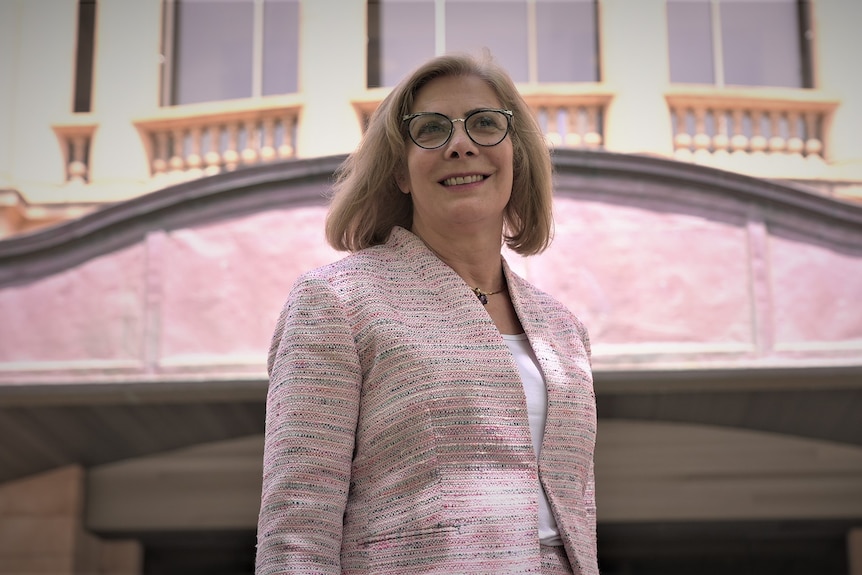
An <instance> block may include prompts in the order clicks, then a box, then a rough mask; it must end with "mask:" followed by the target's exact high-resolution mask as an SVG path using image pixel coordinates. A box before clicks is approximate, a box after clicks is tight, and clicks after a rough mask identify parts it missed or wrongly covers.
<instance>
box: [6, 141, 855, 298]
mask: <svg viewBox="0 0 862 575" xmlns="http://www.w3.org/2000/svg"><path fill="white" fill-rule="evenodd" d="M344 157H345V156H343V155H340V156H328V157H321V158H313V159H301V160H287V161H284V162H274V163H269V164H262V165H258V166H252V167H248V168H242V169H239V170H236V171H234V172H228V173H224V174H219V175H215V176H211V177H205V178H200V179H197V180H192V181H188V182H184V183H181V184H177V185H174V186H171V187H168V188H164V189H162V190H158V191H156V192H153V193H151V194H147V195H144V196H141V197H138V198H134V199H132V200H129V201H125V202H119V203H116V204H112V205H109V206H106V207H104V208H103V209H101V210H98V211H96V212H94V213H91V214H88V215H86V216H84V217H82V218H80V219H77V220H73V221H69V222H65V223H63V224H61V225H58V226H54V227H51V228H47V229H44V230H41V231H37V232H34V233H30V234H24V235H21V236H16V237H12V238H9V239H6V240H3V241H0V287H2V286H4V285H10V284H22V283H27V282H29V281H32V280H35V279H38V278H40V277H44V276H46V275H50V274H52V273H56V272H58V271H60V270H63V269H67V268H70V267H73V266H75V265H77V264H80V263H82V262H84V261H87V260H88V259H90V258H93V257H96V256H99V255H103V254H106V253H109V252H111V251H114V250H117V249H119V248H121V247H124V246H127V245H130V244H132V243H135V242H137V241H141V240H142V239H143V238H144V237H145V235H146V234H147V233H148V232H149V231H152V230H156V229H162V230H173V229H178V228H182V227H192V226H195V225H200V224H203V223H207V222H214V221H218V220H224V219H228V218H232V217H238V216H240V215H243V214H248V213H253V212H258V211H265V210H268V209H272V208H277V207H278V208H284V207H290V206H301V205H322V204H324V203H325V196H326V193H327V192H328V190H329V187H330V184H331V179H332V176H333V173H334V172H335V170H336V168H337V167H338V165H339V164H340V163H341V162H342V161H343V160H344ZM553 159H554V166H555V170H556V193H557V196H558V197H568V198H573V199H579V198H580V199H595V200H598V201H601V202H606V203H619V204H625V205H630V206H638V207H643V208H646V209H650V210H657V211H681V212H687V213H695V214H698V215H702V216H704V217H706V218H708V219H721V220H724V221H728V223H736V224H740V225H741V224H743V223H744V222H745V221H746V220H750V219H752V218H754V219H759V220H767V221H769V222H770V225H771V226H773V227H774V229H775V230H776V231H777V232H778V233H782V232H783V233H787V234H791V235H797V236H800V237H803V238H804V239H805V240H806V241H810V242H818V241H825V242H827V243H828V244H829V246H830V247H833V248H837V249H842V250H850V251H852V252H853V253H856V254H858V253H860V252H862V206H859V205H855V204H850V203H847V202H843V201H838V200H835V199H833V198H828V197H825V196H821V195H818V194H815V193H812V192H810V191H808V190H806V189H804V188H802V187H798V186H794V185H790V184H787V183H778V182H772V181H766V180H761V179H756V178H751V177H748V176H744V175H740V174H736V173H732V172H725V171H721V170H717V169H714V168H708V167H703V166H697V165H693V164H685V163H681V162H676V161H672V160H666V159H662V158H654V157H647V156H637V155H629V154H615V153H609V152H596V151H586V150H557V151H555V152H554V154H553Z"/></svg>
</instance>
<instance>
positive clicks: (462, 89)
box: [410, 76, 502, 116]
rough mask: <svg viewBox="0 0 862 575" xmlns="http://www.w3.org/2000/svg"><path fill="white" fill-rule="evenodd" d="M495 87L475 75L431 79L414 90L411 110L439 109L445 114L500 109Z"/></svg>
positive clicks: (429, 110) (430, 110) (428, 110)
mask: <svg viewBox="0 0 862 575" xmlns="http://www.w3.org/2000/svg"><path fill="white" fill-rule="evenodd" d="M500 107H502V106H501V103H500V99H499V98H498V97H497V94H496V93H495V92H494V89H493V88H491V86H490V85H489V84H488V83H487V82H485V80H483V79H481V78H479V77H477V76H443V77H441V78H434V79H433V80H431V81H430V82H428V83H427V84H425V85H424V86H422V88H420V89H419V90H418V91H417V92H416V96H415V98H414V100H413V107H412V108H413V109H412V110H410V111H411V112H441V113H443V114H446V115H448V116H452V115H453V114H454V115H458V114H464V113H467V112H469V111H470V110H475V109H477V108H500Z"/></svg>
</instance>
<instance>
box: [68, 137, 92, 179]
mask: <svg viewBox="0 0 862 575" xmlns="http://www.w3.org/2000/svg"><path fill="white" fill-rule="evenodd" d="M87 142H88V138H87V136H84V135H77V136H73V137H72V138H71V142H70V146H69V148H70V150H69V155H70V158H69V159H70V161H69V165H68V166H67V174H68V175H67V178H68V181H69V182H71V183H73V184H83V183H84V182H86V181H87V163H86V161H85V154H86V147H87Z"/></svg>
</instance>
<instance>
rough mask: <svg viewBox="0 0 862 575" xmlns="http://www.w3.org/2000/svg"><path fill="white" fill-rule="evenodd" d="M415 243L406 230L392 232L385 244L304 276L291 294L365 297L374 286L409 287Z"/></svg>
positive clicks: (415, 257)
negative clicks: (312, 292) (318, 292)
mask: <svg viewBox="0 0 862 575" xmlns="http://www.w3.org/2000/svg"><path fill="white" fill-rule="evenodd" d="M414 240H415V241H414ZM416 241H418V239H416V238H415V236H413V234H411V233H410V232H408V231H407V230H403V229H401V228H395V229H393V231H392V233H391V234H390V237H389V239H388V240H387V241H386V242H385V243H382V244H379V245H375V246H371V247H368V248H365V249H362V250H359V251H356V252H353V253H351V254H349V255H347V256H345V257H343V258H341V259H339V260H336V261H334V262H332V263H329V264H326V265H323V266H321V267H318V268H315V269H312V270H309V271H307V272H305V273H303V274H302V275H300V276H299V277H298V278H297V280H296V282H295V283H294V287H293V290H292V291H293V292H297V291H305V290H309V289H311V290H321V289H322V290H326V291H330V292H335V293H337V294H340V295H342V296H345V297H348V298H349V297H350V295H351V293H354V292H359V293H363V292H365V293H367V290H368V289H374V286H380V285H385V284H392V283H399V284H400V283H409V282H410V281H411V278H413V279H415V277H416V270H415V263H416V262H417V261H418V260H419V259H420V258H417V254H416V253H413V252H415V251H416V250H419V251H421V249H422V247H423V246H422V245H421V244H420V245H416Z"/></svg>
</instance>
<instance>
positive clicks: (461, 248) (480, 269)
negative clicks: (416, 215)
mask: <svg viewBox="0 0 862 575" xmlns="http://www.w3.org/2000/svg"><path fill="white" fill-rule="evenodd" d="M411 231H412V232H413V233H414V234H415V235H416V236H417V237H418V238H419V239H420V240H422V241H423V242H424V243H425V245H426V246H427V247H428V249H430V250H431V251H432V252H434V254H436V255H437V257H438V258H439V259H440V260H441V261H442V262H443V263H445V264H446V265H448V266H449V267H450V268H452V269H453V270H455V273H457V274H458V275H459V276H461V278H462V279H463V280H464V281H465V282H466V283H467V285H468V286H470V288H471V289H472V288H479V289H480V290H481V291H483V292H496V291H498V290H500V289H501V288H502V287H503V285H504V279H503V266H502V260H501V255H500V248H501V245H502V241H501V238H502V230H501V231H500V234H499V235H497V236H496V239H493V240H492V238H491V236H490V235H488V234H485V235H483V236H474V237H463V236H458V237H457V238H452V237H447V236H445V235H441V234H436V233H433V232H431V231H428V230H417V229H416V228H415V227H414V228H413V229H412V230H411Z"/></svg>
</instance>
